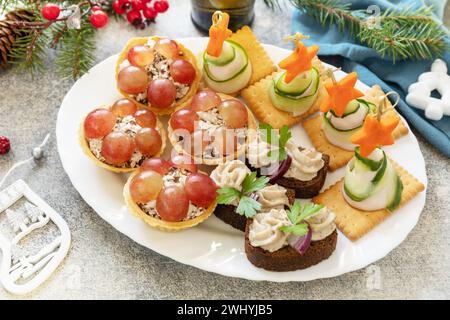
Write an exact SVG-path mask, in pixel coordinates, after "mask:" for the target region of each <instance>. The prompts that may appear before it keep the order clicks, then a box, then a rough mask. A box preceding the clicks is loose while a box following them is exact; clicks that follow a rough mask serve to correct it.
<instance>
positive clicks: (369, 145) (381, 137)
mask: <svg viewBox="0 0 450 320" xmlns="http://www.w3.org/2000/svg"><path fill="white" fill-rule="evenodd" d="M399 121H400V119H399V117H398V116H396V115H394V114H386V115H384V116H383V117H382V118H381V120H378V118H377V116H375V115H368V116H367V117H366V119H365V120H364V124H363V127H362V129H361V130H360V131H358V132H357V133H355V134H354V135H353V136H352V137H351V138H350V141H351V142H352V143H354V144H358V145H359V146H360V154H361V155H362V156H363V157H367V156H369V155H370V154H371V153H372V151H373V150H375V149H376V148H378V147H380V146H388V145H392V144H394V137H393V136H392V131H394V129H395V128H396V127H397V125H398V123H399Z"/></svg>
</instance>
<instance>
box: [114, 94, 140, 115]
mask: <svg viewBox="0 0 450 320" xmlns="http://www.w3.org/2000/svg"><path fill="white" fill-rule="evenodd" d="M111 111H112V113H114V114H115V115H116V116H118V117H121V118H123V117H126V116H131V115H133V114H134V113H135V112H136V111H137V106H136V104H135V103H134V102H133V101H131V100H130V99H127V98H123V99H119V100H117V101H116V102H114V104H113V105H112V107H111Z"/></svg>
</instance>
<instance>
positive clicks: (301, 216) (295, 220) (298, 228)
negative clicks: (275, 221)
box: [280, 201, 324, 236]
mask: <svg viewBox="0 0 450 320" xmlns="http://www.w3.org/2000/svg"><path fill="white" fill-rule="evenodd" d="M323 207H324V206H323V205H322V204H320V205H319V204H315V203H306V204H305V205H304V206H303V207H302V205H301V203H300V202H299V201H295V202H294V204H293V205H292V207H291V209H290V210H288V212H287V215H288V218H289V220H290V221H291V223H292V225H291V226H284V227H281V228H280V230H281V231H283V232H286V233H292V234H295V235H297V236H303V235H305V234H307V233H308V228H309V226H308V224H307V223H306V222H304V221H305V220H306V219H308V218H309V217H311V216H312V215H314V214H315V213H317V212H318V211H319V210H321V209H322V208H323Z"/></svg>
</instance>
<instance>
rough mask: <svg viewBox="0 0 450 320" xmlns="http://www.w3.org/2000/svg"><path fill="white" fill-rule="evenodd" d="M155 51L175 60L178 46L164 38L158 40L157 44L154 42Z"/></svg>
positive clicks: (178, 49)
mask: <svg viewBox="0 0 450 320" xmlns="http://www.w3.org/2000/svg"><path fill="white" fill-rule="evenodd" d="M155 50H156V51H158V52H159V53H161V54H162V55H163V56H165V57H166V58H170V59H177V58H178V57H179V55H180V48H179V47H178V44H177V43H176V42H175V41H173V40H170V39H166V38H164V39H159V40H158V42H156V45H155Z"/></svg>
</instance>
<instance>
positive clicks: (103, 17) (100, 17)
mask: <svg viewBox="0 0 450 320" xmlns="http://www.w3.org/2000/svg"><path fill="white" fill-rule="evenodd" d="M107 23H108V15H107V14H106V13H105V12H103V11H102V10H97V11H94V12H93V13H92V14H91V24H92V25H93V26H94V27H95V28H103V27H104V26H106V24H107Z"/></svg>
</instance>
